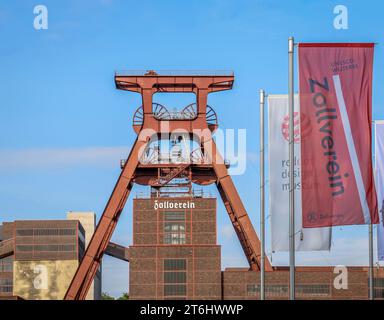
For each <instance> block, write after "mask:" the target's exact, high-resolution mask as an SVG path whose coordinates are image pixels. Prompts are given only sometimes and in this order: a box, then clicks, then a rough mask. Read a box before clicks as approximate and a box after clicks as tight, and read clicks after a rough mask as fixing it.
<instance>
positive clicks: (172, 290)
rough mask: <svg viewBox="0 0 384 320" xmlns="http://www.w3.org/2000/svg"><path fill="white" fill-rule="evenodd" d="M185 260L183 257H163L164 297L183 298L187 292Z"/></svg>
mask: <svg viewBox="0 0 384 320" xmlns="http://www.w3.org/2000/svg"><path fill="white" fill-rule="evenodd" d="M186 269H187V261H186V260H185V259H164V298H166V297H167V296H168V297H177V298H180V299H184V298H185V297H186V294H187V285H186V282H187V272H186Z"/></svg>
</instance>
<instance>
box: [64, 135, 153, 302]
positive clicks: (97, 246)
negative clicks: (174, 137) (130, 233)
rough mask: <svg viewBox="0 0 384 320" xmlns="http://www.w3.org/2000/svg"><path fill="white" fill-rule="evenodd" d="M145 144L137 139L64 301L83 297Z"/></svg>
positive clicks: (117, 215) (89, 284) (108, 239)
mask: <svg viewBox="0 0 384 320" xmlns="http://www.w3.org/2000/svg"><path fill="white" fill-rule="evenodd" d="M146 145H147V141H142V140H139V139H136V141H135V144H134V146H133V148H132V149H131V153H130V154H129V156H128V159H127V161H126V162H125V165H124V168H123V170H122V171H121V173H120V176H119V178H118V180H117V182H116V185H115V188H114V189H113V192H112V194H111V196H110V198H109V200H108V203H107V205H106V207H105V209H104V212H103V214H102V216H101V218H100V220H99V223H98V224H97V227H96V230H95V232H94V234H93V236H92V239H91V241H90V243H89V245H88V247H87V249H86V251H85V254H84V257H83V259H82V261H81V262H80V265H79V267H78V268H77V271H76V273H75V276H74V277H73V279H72V282H71V284H70V285H69V288H68V290H67V293H66V294H65V297H64V299H65V300H83V299H85V297H86V295H87V292H88V290H89V287H90V286H91V284H92V281H93V279H94V277H95V274H96V272H97V270H98V268H99V266H100V261H101V258H102V257H103V254H104V253H105V250H106V249H107V247H108V244H109V241H110V239H111V237H112V233H113V231H114V230H115V227H116V224H117V221H118V219H119V217H120V214H121V212H122V211H123V208H124V205H125V203H126V201H127V199H128V196H129V193H130V191H131V189H132V185H133V183H132V178H133V176H134V173H135V170H136V167H137V165H138V163H139V154H140V152H141V150H144V148H145V146H146Z"/></svg>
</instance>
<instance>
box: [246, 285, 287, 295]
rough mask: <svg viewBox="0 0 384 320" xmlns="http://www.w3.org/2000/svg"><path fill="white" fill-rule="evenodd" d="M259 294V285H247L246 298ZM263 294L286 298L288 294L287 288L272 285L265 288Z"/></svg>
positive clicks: (285, 286)
mask: <svg viewBox="0 0 384 320" xmlns="http://www.w3.org/2000/svg"><path fill="white" fill-rule="evenodd" d="M259 294H260V285H258V284H249V285H247V295H248V296H257V295H259ZM265 294H268V295H269V296H274V297H275V296H286V295H287V294H288V286H287V285H280V284H273V285H268V286H265Z"/></svg>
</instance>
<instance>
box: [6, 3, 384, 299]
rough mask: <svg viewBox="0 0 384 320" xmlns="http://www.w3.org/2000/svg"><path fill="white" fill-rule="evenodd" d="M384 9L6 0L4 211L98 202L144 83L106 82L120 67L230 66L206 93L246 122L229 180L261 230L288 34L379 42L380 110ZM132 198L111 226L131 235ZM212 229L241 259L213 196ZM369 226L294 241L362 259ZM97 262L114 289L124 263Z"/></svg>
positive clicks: (240, 124) (228, 262)
mask: <svg viewBox="0 0 384 320" xmlns="http://www.w3.org/2000/svg"><path fill="white" fill-rule="evenodd" d="M38 4H44V5H46V6H47V8H48V13H49V28H48V30H40V31H37V30H35V29H34V28H33V19H34V14H33V8H34V6H35V5H38ZM337 4H343V5H346V6H347V8H348V10H349V29H348V30H336V29H334V28H333V19H334V15H333V8H334V6H335V5H337ZM383 9H384V4H382V2H381V1H378V0H377V1H364V2H361V1H342V2H338V1H327V0H321V1H320V0H318V1H304V0H302V1H298V0H295V1H283V0H281V1H234V0H233V1H212V0H206V1H179V0H177V1H176V0H175V1H169V0H165V1H154V0H152V1H148V0H144V1H123V0H68V1H54V0H45V1H40V0H39V1H38V0H35V1H31V0H17V1H16V0H13V1H10V0H8V1H5V0H1V1H0V30H1V32H0V176H1V179H0V221H9V220H15V219H38V218H41V219H43V218H47V219H62V218H65V214H66V212H67V211H69V210H93V211H95V212H96V213H97V214H98V216H99V215H100V213H101V212H102V211H103V208H104V206H105V203H106V201H107V200H108V197H109V195H110V193H111V191H112V188H113V186H114V184H115V181H116V178H117V176H118V174H119V170H120V169H119V159H120V158H124V157H126V156H127V155H128V152H129V150H130V147H131V145H132V143H133V141H134V138H135V134H134V132H133V130H132V128H131V119H132V114H133V112H134V110H135V109H136V108H137V107H138V106H139V105H140V96H139V95H136V94H133V93H128V92H123V91H117V90H116V89H115V87H114V81H113V75H114V71H115V70H121V69H165V70H167V69H171V70H174V69H176V70H177V69H181V70H183V69H184V70H185V69H187V70H190V69H199V70H201V69H203V70H205V69H208V70H217V69H228V70H233V71H234V72H235V77H236V80H235V85H234V88H233V90H231V91H227V92H222V93H218V94H212V95H211V96H210V97H209V104H210V105H212V106H213V107H214V108H215V110H216V112H217V113H218V115H219V121H220V126H221V127H222V128H224V129H225V128H235V129H239V128H245V129H246V130H247V160H248V162H247V171H246V174H244V175H241V176H235V177H234V182H235V184H236V185H237V187H238V191H239V193H240V195H241V196H242V197H243V200H244V202H245V206H246V208H247V209H248V212H249V214H250V215H251V218H252V221H253V222H254V224H255V227H256V229H257V230H258V229H259V228H258V224H259V218H258V208H259V199H258V194H259V189H258V181H259V172H258V166H259V157H258V148H259V144H258V143H259V134H258V123H259V113H258V112H259V110H258V90H259V89H260V88H264V89H265V90H266V91H267V92H268V93H286V91H287V38H288V37H289V36H294V37H295V39H296V41H297V42H317V41H318V42H337V41H341V42H348V41H349V42H378V43H379V44H378V45H377V46H376V51H375V67H374V96H373V102H374V108H373V110H374V111H373V116H374V119H383V118H384V112H383V111H382V109H381V106H382V105H383V103H384V95H383V94H382V92H381V84H382V83H383V80H384V72H383V63H384V62H383V61H384V51H383V45H382V43H383V39H384V33H383V27H384V26H383V22H382V16H381V12H382V10H383ZM252 186H253V187H252ZM212 190H213V189H212ZM136 191H138V189H134V190H133V192H132V193H131V195H132V196H134V195H135V193H136ZM213 191H214V190H213ZM132 196H131V198H132ZM219 203H220V201H219ZM130 212H131V201H128V203H127V206H126V209H125V210H124V213H123V215H122V218H121V220H120V222H119V225H118V227H117V230H116V232H115V234H114V236H113V240H114V241H116V242H120V243H122V244H126V245H128V244H129V243H130V242H131V214H130ZM268 228H269V225H268V224H267V231H268V232H267V238H268V241H267V251H268V247H270V241H269V229H268ZM218 236H219V243H220V244H222V246H223V248H222V252H223V253H222V255H223V267H226V266H246V260H245V258H244V257H243V253H242V250H241V248H240V245H239V244H238V242H237V239H236V237H235V235H234V233H233V231H232V227H231V225H230V224H229V219H228V218H227V216H226V214H225V210H224V207H223V206H222V205H221V203H220V205H219V207H218ZM366 237H367V228H366V227H365V226H360V227H343V228H334V240H333V242H334V243H333V247H332V251H331V252H330V253H324V252H322V253H307V254H303V253H298V255H297V261H298V264H307V265H310V264H315V265H324V264H358V265H359V264H366V263H367V261H368V260H367V245H368V242H367V238H366ZM103 262H104V266H103V276H104V282H103V290H104V291H108V292H110V293H111V294H113V295H116V296H118V295H119V294H120V293H121V292H123V291H126V290H127V286H128V266H127V264H125V263H122V262H118V261H115V260H113V259H112V258H108V257H106V258H105V259H104V261H103ZM287 262H288V256H287V255H286V254H274V255H273V263H274V264H280V265H283V264H286V263H287Z"/></svg>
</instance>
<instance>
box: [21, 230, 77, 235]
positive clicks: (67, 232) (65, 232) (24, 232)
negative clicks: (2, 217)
mask: <svg viewBox="0 0 384 320" xmlns="http://www.w3.org/2000/svg"><path fill="white" fill-rule="evenodd" d="M16 235H17V236H20V237H31V236H74V235H76V229H73V228H72V229H69V228H36V229H16Z"/></svg>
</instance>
